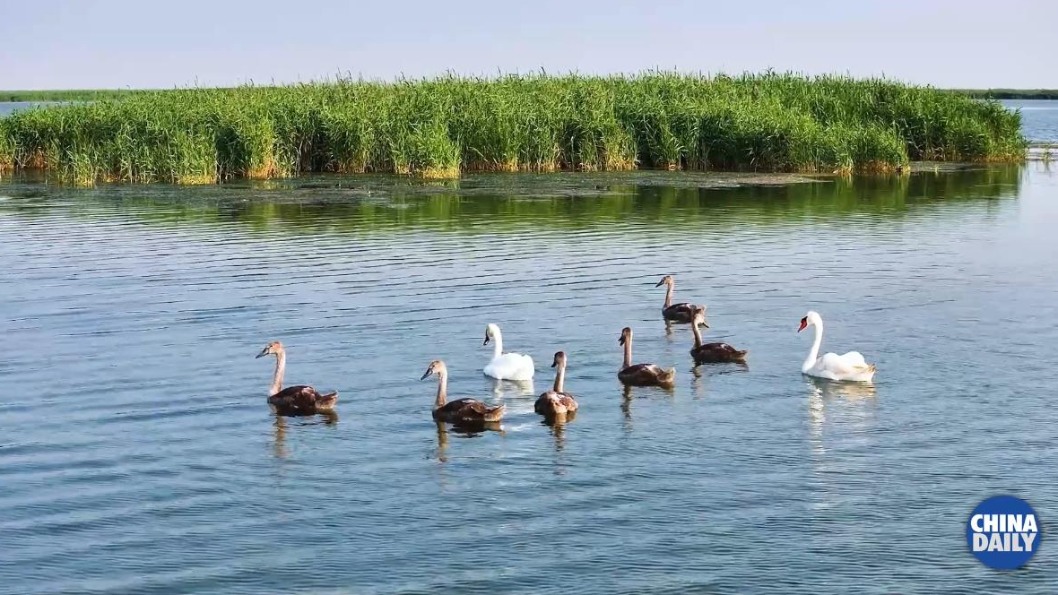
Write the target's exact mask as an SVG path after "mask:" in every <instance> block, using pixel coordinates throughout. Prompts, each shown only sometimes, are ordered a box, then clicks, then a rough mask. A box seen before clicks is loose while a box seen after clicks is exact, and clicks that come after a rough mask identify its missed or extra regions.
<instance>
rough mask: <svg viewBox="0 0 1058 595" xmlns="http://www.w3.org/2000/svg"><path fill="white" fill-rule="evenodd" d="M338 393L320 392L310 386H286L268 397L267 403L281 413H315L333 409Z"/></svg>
mask: <svg viewBox="0 0 1058 595" xmlns="http://www.w3.org/2000/svg"><path fill="white" fill-rule="evenodd" d="M336 403H338V393H337V392H332V393H327V394H325V395H324V394H320V392H319V391H318V390H316V389H315V388H313V387H311V386H288V387H287V388H284V389H283V390H281V391H279V392H278V393H276V394H274V395H272V396H271V397H268V404H269V405H271V406H273V407H275V409H276V412H277V413H280V414H282V415H294V416H297V415H315V414H317V413H320V412H323V411H334V406H335V404H336Z"/></svg>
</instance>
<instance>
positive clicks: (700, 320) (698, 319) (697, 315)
mask: <svg viewBox="0 0 1058 595" xmlns="http://www.w3.org/2000/svg"><path fill="white" fill-rule="evenodd" d="M694 324H696V325H698V326H704V327H705V328H709V323H708V322H706V321H705V306H694Z"/></svg>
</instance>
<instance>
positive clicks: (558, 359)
mask: <svg viewBox="0 0 1058 595" xmlns="http://www.w3.org/2000/svg"><path fill="white" fill-rule="evenodd" d="M565 365H566V352H565V351H557V352H555V361H553V362H551V367H552V368H557V367H559V366H565Z"/></svg>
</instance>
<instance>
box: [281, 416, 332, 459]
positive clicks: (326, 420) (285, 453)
mask: <svg viewBox="0 0 1058 595" xmlns="http://www.w3.org/2000/svg"><path fill="white" fill-rule="evenodd" d="M272 418H273V422H272V430H273V432H272V455H273V456H274V457H275V458H277V459H286V458H288V457H289V456H290V449H289V447H287V444H286V439H287V431H288V429H287V426H288V424H290V423H291V421H290V420H291V419H299V420H306V421H304V422H303V423H299V424H298V425H299V426H304V427H311V426H318V425H324V426H331V427H333V426H337V425H338V412H337V411H322V412H320V413H318V414H316V415H314V416H304V417H290V416H285V415H275V414H273V415H272Z"/></svg>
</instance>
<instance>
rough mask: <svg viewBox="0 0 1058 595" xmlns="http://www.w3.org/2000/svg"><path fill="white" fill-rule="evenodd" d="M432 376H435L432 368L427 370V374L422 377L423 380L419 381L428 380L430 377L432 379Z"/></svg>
mask: <svg viewBox="0 0 1058 595" xmlns="http://www.w3.org/2000/svg"><path fill="white" fill-rule="evenodd" d="M430 374H433V369H432V368H430V369H427V370H426V373H425V374H423V375H422V378H419V380H426V379H427V378H429V377H430Z"/></svg>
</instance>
